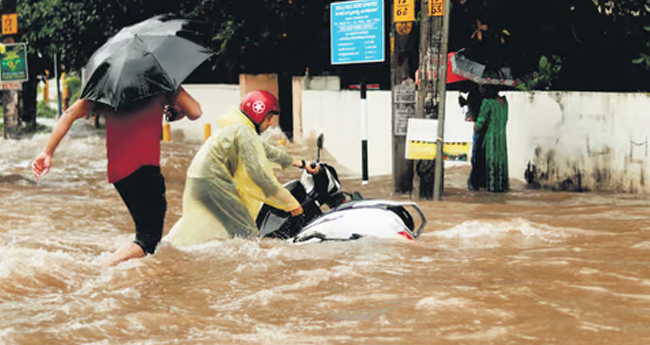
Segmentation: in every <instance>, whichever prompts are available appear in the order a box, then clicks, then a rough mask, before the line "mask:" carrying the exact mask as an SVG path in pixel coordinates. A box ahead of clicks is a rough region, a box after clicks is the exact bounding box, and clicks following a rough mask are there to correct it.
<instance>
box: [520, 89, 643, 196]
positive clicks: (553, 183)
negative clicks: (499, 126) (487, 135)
mask: <svg viewBox="0 0 650 345" xmlns="http://www.w3.org/2000/svg"><path fill="white" fill-rule="evenodd" d="M510 99H511V101H510V113H511V120H510V123H509V124H508V140H509V158H510V159H511V160H510V162H513V160H514V159H516V160H517V161H515V162H514V164H513V163H511V169H512V168H515V169H513V170H514V171H511V175H513V174H516V175H519V176H520V174H521V171H522V168H523V167H521V163H524V162H527V161H529V162H531V163H532V165H533V166H534V167H535V168H536V169H535V171H532V172H529V178H530V179H531V180H532V181H533V182H534V183H536V184H540V185H543V186H548V187H552V188H556V189H562V190H609V191H622V192H644V193H646V192H649V191H650V188H649V186H648V183H647V182H646V181H648V175H647V173H648V170H649V169H648V168H650V165H649V164H650V161H649V160H648V137H649V136H650V117H649V116H648V115H649V113H650V97H649V96H648V95H647V94H640V93H584V92H531V93H518V94H511V95H510ZM523 170H524V171H525V169H523ZM516 175H515V176H516Z"/></svg>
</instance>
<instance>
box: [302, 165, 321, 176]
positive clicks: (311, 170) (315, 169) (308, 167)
mask: <svg viewBox="0 0 650 345" xmlns="http://www.w3.org/2000/svg"><path fill="white" fill-rule="evenodd" d="M312 165H313V166H314V167H313V168H312ZM305 170H307V172H308V173H310V174H312V175H316V174H318V172H319V171H320V164H318V163H315V162H309V163H307V164H305Z"/></svg>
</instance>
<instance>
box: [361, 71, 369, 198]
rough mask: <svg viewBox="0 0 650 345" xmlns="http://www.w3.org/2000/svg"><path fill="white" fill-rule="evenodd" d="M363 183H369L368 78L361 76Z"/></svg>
mask: <svg viewBox="0 0 650 345" xmlns="http://www.w3.org/2000/svg"><path fill="white" fill-rule="evenodd" d="M360 84H361V184H362V185H365V184H368V103H367V101H366V80H365V78H364V77H361V83H360Z"/></svg>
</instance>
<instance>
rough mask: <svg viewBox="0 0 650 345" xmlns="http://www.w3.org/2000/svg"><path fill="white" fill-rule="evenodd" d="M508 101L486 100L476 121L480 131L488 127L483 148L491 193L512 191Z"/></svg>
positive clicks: (503, 99)
mask: <svg viewBox="0 0 650 345" xmlns="http://www.w3.org/2000/svg"><path fill="white" fill-rule="evenodd" d="M507 123H508V101H507V100H506V98H505V97H497V98H486V99H484V100H483V104H482V105H481V112H480V114H479V116H478V119H477V120H476V128H477V129H478V130H480V129H482V128H483V127H484V126H486V132H485V139H484V140H483V144H482V145H481V148H482V149H483V150H485V160H486V169H485V170H486V171H485V175H486V176H485V178H486V180H485V181H486V189H487V190H488V191H490V192H507V191H508V190H509V189H510V180H509V174H508V145H507V141H506V125H507Z"/></svg>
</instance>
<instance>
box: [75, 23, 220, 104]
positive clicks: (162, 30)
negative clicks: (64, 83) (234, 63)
mask: <svg viewBox="0 0 650 345" xmlns="http://www.w3.org/2000/svg"><path fill="white" fill-rule="evenodd" d="M190 24H191V23H190V21H188V20H185V19H169V17H167V16H156V17H153V18H150V19H147V20H145V21H143V22H140V23H138V24H135V25H132V26H129V27H125V28H123V29H122V30H120V31H119V32H118V33H117V34H116V35H115V36H113V37H112V38H110V39H109V40H108V41H107V42H106V43H105V44H104V45H103V46H101V47H100V48H99V49H97V51H95V53H93V55H92V56H91V57H90V60H89V61H88V63H87V64H86V66H85V67H84V69H83V81H84V83H83V84H84V85H83V90H82V92H81V98H85V99H89V100H92V101H96V102H100V103H103V104H106V105H108V106H110V107H112V108H113V109H115V110H116V111H119V110H120V109H121V108H122V107H124V106H125V105H128V104H130V103H134V102H136V101H138V100H142V99H145V98H148V97H150V96H153V95H156V94H160V93H163V92H172V91H175V90H176V89H178V87H179V86H180V85H181V83H182V82H183V80H185V78H187V76H189V75H190V73H192V71H194V69H196V68H197V67H198V66H199V65H200V64H201V63H203V62H204V61H205V60H206V59H208V58H209V57H211V56H212V55H213V54H214V52H213V51H211V50H210V49H208V48H205V47H203V46H201V45H199V44H197V43H195V42H194V41H193V40H191V39H188V37H192V36H193V34H192V32H191V31H190V30H189V27H190Z"/></svg>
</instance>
